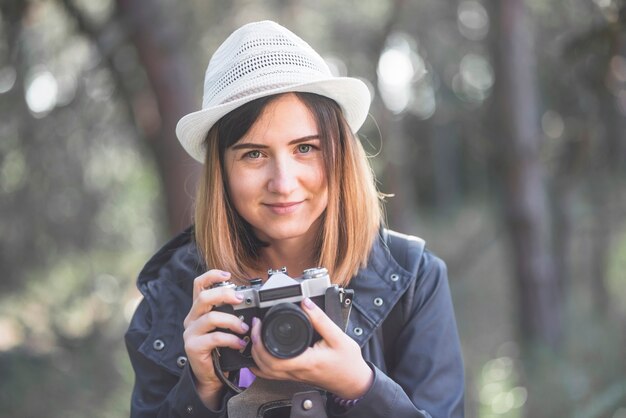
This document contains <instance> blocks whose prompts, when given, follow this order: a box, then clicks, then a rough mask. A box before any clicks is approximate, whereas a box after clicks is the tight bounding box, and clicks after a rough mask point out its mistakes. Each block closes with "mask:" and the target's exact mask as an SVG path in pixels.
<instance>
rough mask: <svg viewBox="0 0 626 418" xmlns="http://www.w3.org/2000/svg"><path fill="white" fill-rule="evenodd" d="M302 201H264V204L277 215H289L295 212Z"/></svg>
mask: <svg viewBox="0 0 626 418" xmlns="http://www.w3.org/2000/svg"><path fill="white" fill-rule="evenodd" d="M301 204H302V201H300V202H279V203H264V205H265V206H266V207H267V208H268V209H269V210H271V211H272V212H273V213H275V214H277V215H288V214H290V213H293V212H295V211H296V210H297V209H298V208H299V207H300V205H301Z"/></svg>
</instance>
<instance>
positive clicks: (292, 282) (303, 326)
mask: <svg viewBox="0 0 626 418" xmlns="http://www.w3.org/2000/svg"><path fill="white" fill-rule="evenodd" d="M219 286H229V287H233V288H234V289H235V290H236V291H237V292H238V293H241V294H243V301H242V302H241V303H240V304H238V305H222V306H218V307H216V308H215V310H218V311H222V312H227V313H230V314H233V315H236V316H238V317H239V318H240V319H241V320H242V321H244V322H245V323H246V324H248V325H250V328H252V318H253V317H255V316H256V317H257V318H260V319H262V320H263V322H262V327H261V340H262V342H263V345H264V346H265V348H266V349H267V350H268V351H269V352H270V353H271V354H272V355H274V356H275V357H278V358H292V357H296V356H297V355H299V354H301V353H302V352H303V351H304V350H306V349H307V348H308V347H310V346H311V345H313V343H315V342H316V341H317V340H319V339H320V336H319V335H318V334H317V333H316V332H315V330H314V329H313V326H312V325H311V323H310V322H309V319H308V317H307V316H306V314H305V313H304V312H303V311H302V309H301V308H300V306H299V304H300V301H302V300H303V299H304V298H306V297H308V298H310V299H311V300H312V301H313V302H314V303H315V304H316V305H317V306H319V307H320V308H322V309H323V310H324V312H325V313H326V315H328V317H329V318H330V319H331V320H332V321H333V322H334V323H335V324H337V325H338V326H339V327H340V328H341V329H342V330H344V331H345V328H346V326H347V322H348V315H349V313H350V308H351V306H352V298H353V295H354V291H353V290H349V289H343V288H341V287H339V286H338V285H336V284H331V282H330V277H329V276H328V271H327V270H326V269H325V268H323V267H316V268H311V269H307V270H305V271H304V272H303V273H302V276H301V277H296V278H292V277H289V276H288V275H287V269H286V268H285V267H283V268H282V269H281V270H270V271H268V280H267V281H266V282H265V283H262V281H261V279H254V280H251V281H250V285H249V286H235V285H234V284H232V283H230V282H223V283H218V284H216V285H215V286H214V287H219ZM225 331H226V332H229V333H232V331H230V330H225ZM237 335H238V336H239V338H241V339H243V340H244V341H248V342H249V341H250V331H249V332H248V333H247V334H245V335H241V334H237ZM251 349H252V344H251V343H249V344H248V345H247V346H246V347H245V348H243V349H241V350H234V349H232V348H228V347H222V348H219V349H218V353H217V354H218V356H219V366H220V368H221V370H222V371H230V370H238V369H241V368H242V367H250V366H254V365H255V364H254V360H253V359H252V355H251Z"/></svg>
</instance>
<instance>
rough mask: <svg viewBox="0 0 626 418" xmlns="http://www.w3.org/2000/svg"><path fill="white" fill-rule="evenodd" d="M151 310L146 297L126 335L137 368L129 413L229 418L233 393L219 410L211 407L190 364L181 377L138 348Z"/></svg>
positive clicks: (133, 362)
mask: <svg viewBox="0 0 626 418" xmlns="http://www.w3.org/2000/svg"><path fill="white" fill-rule="evenodd" d="M149 309H150V308H149V306H148V303H147V302H146V301H145V300H143V301H142V302H141V303H140V304H139V307H138V308H137V310H136V312H135V314H134V316H133V320H132V321H131V324H130V327H129V329H128V331H127V332H126V336H125V339H126V348H127V350H128V354H129V357H130V361H131V364H132V366H133V369H134V371H135V385H134V388H133V393H132V397H131V414H130V416H131V417H133V418H140V417H190V418H191V417H211V418H218V417H220V418H225V417H227V414H226V403H227V400H228V397H229V396H230V395H229V394H228V393H226V394H225V396H224V399H223V400H222V407H221V409H220V410H219V411H211V410H209V409H208V408H207V407H206V406H205V405H204V404H203V403H202V400H201V399H200V397H199V396H198V394H197V392H196V388H195V383H194V377H193V372H192V371H191V367H189V364H188V363H187V365H186V366H185V367H184V368H183V370H182V373H181V374H180V376H178V375H175V374H173V373H172V372H171V371H169V370H167V369H166V368H164V367H162V366H160V365H159V364H157V363H155V362H154V361H153V360H151V359H149V358H147V357H146V356H145V355H143V354H142V353H141V352H140V350H139V347H140V346H141V345H142V344H143V343H144V341H145V340H146V339H147V337H148V335H149V331H150V321H149V319H148V318H149V317H150V313H149Z"/></svg>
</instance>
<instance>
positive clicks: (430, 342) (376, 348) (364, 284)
mask: <svg viewBox="0 0 626 418" xmlns="http://www.w3.org/2000/svg"><path fill="white" fill-rule="evenodd" d="M387 235H390V236H393V237H395V239H396V240H399V242H400V244H401V245H400V248H403V249H404V254H403V256H404V260H403V261H402V264H403V267H401V266H400V265H399V264H398V262H397V261H396V260H394V258H393V257H392V256H391V254H390V251H389V249H388V248H387V245H386V238H384V237H387ZM396 248H397V247H396ZM394 252H395V251H394ZM396 257H397V255H396ZM204 271H206V267H204V265H203V261H202V260H201V258H200V257H199V255H198V251H197V248H196V246H195V243H194V241H193V230H192V229H188V230H187V231H185V232H183V233H182V234H180V235H179V236H177V237H176V238H174V239H173V240H171V241H170V242H169V243H167V244H166V245H165V246H164V247H163V248H161V250H159V251H158V252H157V253H156V254H155V255H154V256H153V257H152V258H151V259H150V261H148V263H147V264H146V266H145V267H144V269H143V270H142V271H141V273H140V275H139V279H138V284H137V285H138V287H139V290H140V291H141V293H142V294H143V296H144V298H143V300H142V302H141V303H140V304H139V307H138V308H137V310H136V312H135V314H134V316H133V319H132V321H131V324H130V326H129V329H128V331H127V333H126V345H127V348H128V353H129V355H130V359H131V363H132V365H133V368H134V370H135V377H136V380H135V387H134V390H133V394H132V401H131V416H132V417H227V416H228V414H227V412H226V410H225V406H224V405H226V401H227V399H229V398H230V397H231V396H232V395H233V394H232V393H226V395H225V399H224V402H223V403H222V405H223V406H222V408H223V409H222V410H220V411H210V410H208V409H207V408H206V407H205V406H204V404H203V403H202V401H201V400H200V398H199V397H198V395H197V393H196V391H195V387H194V380H193V377H192V373H191V370H190V367H189V365H188V364H187V358H186V357H185V349H184V344H183V338H182V334H183V320H184V318H185V317H186V315H187V313H188V312H189V309H190V308H191V302H192V285H193V280H194V278H195V277H197V276H199V275H200V274H202V273H203V272H204ZM349 287H350V288H352V289H354V291H355V298H354V304H353V309H352V313H351V315H350V320H349V324H348V329H347V331H346V332H347V333H348V335H349V336H350V337H352V338H353V339H354V340H356V341H357V342H358V343H359V345H360V346H361V350H362V353H363V358H364V359H365V360H366V361H367V362H368V364H369V365H370V367H371V368H372V370H373V371H374V383H373V385H372V387H371V389H370V390H369V391H368V392H367V393H366V394H365V396H364V398H363V399H362V400H360V401H359V402H358V403H357V404H356V405H355V406H353V407H352V408H349V409H347V410H344V409H343V408H336V407H335V406H334V405H331V404H332V402H330V401H329V404H328V415H329V417H360V418H369V417H371V418H374V417H403V418H404V417H406V418H409V417H419V418H429V417H432V418H450V417H454V418H459V417H463V416H464V412H463V397H464V376H463V361H462V357H461V349H460V344H459V337H458V333H457V328H456V321H455V317H454V310H453V307H452V300H451V297H450V290H449V287H448V279H447V274H446V267H445V264H444V263H443V262H442V261H441V260H440V259H439V258H437V257H436V256H434V255H433V254H432V253H430V252H429V251H427V250H425V249H424V242H423V241H422V240H420V239H419V238H415V237H409V236H405V235H401V234H398V233H395V232H391V231H383V232H382V234H381V238H380V239H379V240H378V241H377V242H376V243H375V245H374V247H373V249H372V252H371V254H370V257H369V261H368V265H367V267H366V268H365V269H362V270H361V271H360V272H359V273H358V274H357V275H356V276H355V278H353V279H352V281H351V282H350V285H349ZM397 303H400V304H403V306H402V312H403V315H402V319H401V321H402V326H401V328H400V329H399V330H398V332H397V337H396V341H395V342H394V343H393V344H389V342H388V345H387V346H388V347H389V346H391V347H392V348H391V350H392V352H387V353H385V352H384V351H385V350H384V347H385V343H384V339H383V327H382V323H383V321H384V319H385V318H386V317H387V316H388V315H389V313H390V311H391V309H392V307H393V306H394V305H396V304H397ZM386 327H387V325H386ZM387 335H389V334H387ZM388 338H389V337H388Z"/></svg>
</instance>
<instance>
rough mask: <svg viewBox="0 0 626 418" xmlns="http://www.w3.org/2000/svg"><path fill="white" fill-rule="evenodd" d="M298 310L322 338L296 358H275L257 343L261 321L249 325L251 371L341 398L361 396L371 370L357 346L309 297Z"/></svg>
mask: <svg viewBox="0 0 626 418" xmlns="http://www.w3.org/2000/svg"><path fill="white" fill-rule="evenodd" d="M301 306H302V309H303V311H304V312H305V313H306V314H307V316H308V317H309V320H310V321H311V324H312V325H313V328H314V329H315V330H316V331H317V332H318V334H320V336H321V337H322V339H321V340H319V341H317V342H316V343H315V344H314V345H313V346H312V347H309V348H307V349H306V351H304V353H302V354H300V355H299V356H297V357H294V358H290V359H278V358H276V357H274V356H272V355H271V354H270V353H269V352H268V351H267V349H266V348H265V346H264V345H263V343H262V342H261V321H259V320H258V319H256V318H254V320H253V325H252V333H251V334H252V344H253V345H252V358H253V359H254V361H255V363H256V364H257V367H256V368H252V369H251V370H252V372H253V373H254V374H255V375H257V376H259V377H262V378H265V379H276V380H296V381H300V382H305V383H308V384H310V385H313V386H317V387H320V388H322V389H325V390H327V391H329V392H332V393H334V394H335V395H337V396H339V397H341V398H344V399H356V398H359V397H361V396H363V395H364V394H365V393H366V392H367V390H368V389H369V388H370V386H371V385H372V382H373V379H374V373H373V372H372V370H371V369H370V367H369V366H368V365H367V363H366V362H365V360H363V356H362V355H361V349H360V348H359V345H358V344H357V343H356V341H354V340H353V339H352V338H350V337H348V336H347V335H346V334H345V333H344V332H343V331H342V330H341V329H340V328H339V327H338V326H337V325H335V323H334V322H333V321H332V320H331V319H330V318H329V317H328V316H327V315H326V314H325V313H324V311H322V310H321V309H320V308H319V307H318V306H317V305H316V304H315V303H313V302H312V301H311V300H310V299H308V298H307V299H305V300H304V301H302V305H301Z"/></svg>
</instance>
